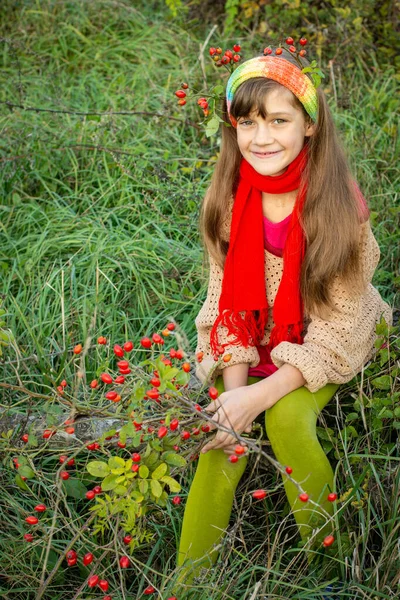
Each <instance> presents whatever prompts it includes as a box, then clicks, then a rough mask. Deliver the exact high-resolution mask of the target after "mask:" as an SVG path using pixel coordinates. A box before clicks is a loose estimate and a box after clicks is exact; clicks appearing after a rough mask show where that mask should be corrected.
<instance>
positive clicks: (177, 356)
mask: <svg viewBox="0 0 400 600" xmlns="http://www.w3.org/2000/svg"><path fill="white" fill-rule="evenodd" d="M184 356H185V353H184V351H183V350H182V349H181V348H180V349H179V350H177V351H176V353H175V358H177V359H178V360H181V359H182V358H183V357H184Z"/></svg>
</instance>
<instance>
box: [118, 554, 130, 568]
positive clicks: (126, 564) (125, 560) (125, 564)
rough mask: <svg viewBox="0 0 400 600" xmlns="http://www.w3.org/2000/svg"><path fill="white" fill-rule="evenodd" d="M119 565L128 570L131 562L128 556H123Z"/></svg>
mask: <svg viewBox="0 0 400 600" xmlns="http://www.w3.org/2000/svg"><path fill="white" fill-rule="evenodd" d="M119 565H120V567H121V568H122V569H127V568H128V567H129V565H130V560H129V558H128V557H127V556H121V558H120V559H119Z"/></svg>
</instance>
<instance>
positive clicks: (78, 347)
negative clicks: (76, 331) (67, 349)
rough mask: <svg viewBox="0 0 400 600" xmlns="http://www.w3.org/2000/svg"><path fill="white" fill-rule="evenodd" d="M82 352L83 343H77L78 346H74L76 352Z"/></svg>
mask: <svg viewBox="0 0 400 600" xmlns="http://www.w3.org/2000/svg"><path fill="white" fill-rule="evenodd" d="M81 352H82V344H77V345H76V346H74V349H73V353H74V354H80V353H81Z"/></svg>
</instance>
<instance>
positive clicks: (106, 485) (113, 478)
mask: <svg viewBox="0 0 400 600" xmlns="http://www.w3.org/2000/svg"><path fill="white" fill-rule="evenodd" d="M117 479H118V475H112V474H111V475H108V477H106V478H105V479H104V481H103V483H102V484H101V489H102V490H103V492H108V491H110V490H113V489H114V488H116V487H117V485H118V483H117Z"/></svg>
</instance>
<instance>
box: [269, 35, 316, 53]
mask: <svg viewBox="0 0 400 600" xmlns="http://www.w3.org/2000/svg"><path fill="white" fill-rule="evenodd" d="M285 41H286V44H287V45H288V46H289V48H281V47H280V46H279V47H278V48H275V54H276V56H280V55H281V54H282V52H283V50H287V51H289V52H290V53H291V54H296V52H297V50H296V46H294V39H293V38H292V37H288V38H286V40H285ZM299 44H300V46H303V48H302V49H301V50H300V52H297V56H301V57H304V56H305V55H306V54H307V51H306V50H304V46H306V45H307V39H306V38H304V37H302V38H301V39H300V40H299ZM272 53H273V50H272V48H271V46H267V47H266V48H264V55H265V56H268V55H270V54H272Z"/></svg>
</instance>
